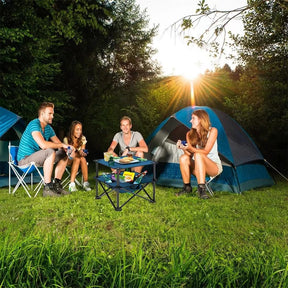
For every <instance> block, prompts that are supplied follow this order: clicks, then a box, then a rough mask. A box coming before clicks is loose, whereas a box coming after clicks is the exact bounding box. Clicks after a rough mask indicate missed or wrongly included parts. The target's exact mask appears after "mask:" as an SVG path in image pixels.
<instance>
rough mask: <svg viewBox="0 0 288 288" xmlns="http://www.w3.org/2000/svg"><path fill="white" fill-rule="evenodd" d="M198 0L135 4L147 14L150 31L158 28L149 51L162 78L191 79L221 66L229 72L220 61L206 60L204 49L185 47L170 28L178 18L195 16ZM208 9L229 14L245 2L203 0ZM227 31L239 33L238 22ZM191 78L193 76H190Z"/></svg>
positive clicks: (139, 1)
mask: <svg viewBox="0 0 288 288" xmlns="http://www.w3.org/2000/svg"><path fill="white" fill-rule="evenodd" d="M198 2H199V1H198V0H136V4H139V5H140V9H141V10H142V11H143V10H144V9H146V10H147V16H148V19H150V21H149V25H150V27H153V26H155V25H159V28H158V35H157V36H156V37H155V38H154V40H153V47H154V48H155V49H157V50H158V52H157V54H156V55H155V56H154V57H153V59H155V60H157V61H158V63H159V64H160V66H162V72H163V75H165V76H171V75H184V76H187V77H189V73H190V74H191V75H190V77H195V76H196V74H199V73H203V72H204V71H205V70H207V69H210V70H212V69H213V68H214V67H215V65H218V66H223V65H224V64H225V63H228V64H229V65H230V67H231V68H234V66H233V65H234V64H233V63H232V62H231V61H230V60H229V61H230V62H229V61H228V60H227V59H225V58H224V57H222V58H221V59H218V58H217V59H215V58H210V57H209V54H208V52H207V51H206V50H205V49H200V48H197V47H195V46H194V45H192V46H191V45H189V46H187V43H186V42H185V40H184V39H183V35H182V36H181V35H180V34H179V32H177V31H175V30H173V29H172V28H171V25H172V24H174V23H175V22H177V21H178V20H180V19H181V18H182V17H184V16H187V15H190V14H195V10H196V8H197V3H198ZM206 3H207V4H208V5H209V7H210V8H211V9H212V8H217V9H218V10H219V9H220V10H228V9H229V10H230V9H232V8H238V7H242V6H244V5H246V3H247V1H246V0H238V1H233V0H206ZM228 28H229V29H228V30H231V31H232V32H233V33H236V34H237V33H240V34H241V32H242V31H243V28H242V22H241V20H236V21H234V23H232V24H230V25H229V27H228ZM193 74H195V75H193Z"/></svg>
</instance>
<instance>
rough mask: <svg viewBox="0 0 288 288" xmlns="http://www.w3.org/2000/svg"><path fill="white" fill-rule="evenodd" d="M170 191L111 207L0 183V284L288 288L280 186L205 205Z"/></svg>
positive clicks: (286, 203) (89, 195)
mask: <svg viewBox="0 0 288 288" xmlns="http://www.w3.org/2000/svg"><path fill="white" fill-rule="evenodd" d="M92 179H93V177H92V178H91V183H93V180H92ZM149 189H152V187H151V188H150V187H149V188H148V190H149ZM176 191H177V189H174V188H166V187H160V186H157V187H156V203H149V202H148V201H145V200H143V199H141V198H137V197H136V198H134V199H133V200H131V201H130V202H129V203H128V204H127V205H126V206H124V208H123V210H122V211H121V212H116V211H115V210H114V209H113V207H112V206H111V204H110V202H109V201H108V198H107V197H103V198H102V199H100V200H96V199H95V192H94V191H91V192H84V191H78V192H75V193H73V194H72V195H69V196H65V197H61V198H43V197H41V196H40V197H39V196H38V197H37V198H34V199H30V198H28V196H27V195H26V194H25V193H24V190H22V189H21V190H18V191H17V193H16V195H15V196H11V195H9V194H8V188H2V189H0V215H1V217H0V231H1V234H0V249H1V254H0V259H1V260H0V287H237V288H238V287H288V213H287V207H288V185H287V182H283V181H282V182H281V181H277V184H276V185H274V186H273V187H267V188H263V189H257V190H253V191H247V192H245V193H243V194H242V195H236V194H231V193H224V192H216V194H215V197H214V198H212V199H209V200H206V201H205V200H204V201H203V200H200V199H198V198H197V197H192V196H186V195H185V196H182V197H175V196H174V193H175V192H176ZM122 196H123V197H124V198H125V197H126V196H127V195H122Z"/></svg>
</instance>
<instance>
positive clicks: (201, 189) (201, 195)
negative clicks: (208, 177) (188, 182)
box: [198, 184, 209, 199]
mask: <svg viewBox="0 0 288 288" xmlns="http://www.w3.org/2000/svg"><path fill="white" fill-rule="evenodd" d="M198 194H199V198H201V199H209V196H208V195H207V194H206V187H205V185H204V186H202V185H201V184H200V185H198Z"/></svg>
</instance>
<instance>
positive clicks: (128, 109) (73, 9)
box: [0, 0, 288, 173]
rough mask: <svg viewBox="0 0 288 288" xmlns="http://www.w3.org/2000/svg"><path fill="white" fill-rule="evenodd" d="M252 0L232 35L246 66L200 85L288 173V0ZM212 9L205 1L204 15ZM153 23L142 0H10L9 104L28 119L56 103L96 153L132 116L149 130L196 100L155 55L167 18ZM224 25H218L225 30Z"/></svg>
mask: <svg viewBox="0 0 288 288" xmlns="http://www.w3.org/2000/svg"><path fill="white" fill-rule="evenodd" d="M247 3H248V4H247V7H245V8H244V9H242V10H241V13H239V15H241V17H242V20H243V25H244V33H243V35H242V36H239V35H233V34H231V33H228V34H227V35H228V36H229V38H230V40H232V46H231V47H230V48H232V49H233V50H234V51H236V52H237V55H238V56H237V59H234V61H236V62H237V63H238V64H237V66H236V68H235V69H233V70H232V69H231V68H230V66H229V65H228V64H226V65H224V66H223V67H217V68H215V69H214V70H213V71H210V70H207V71H206V72H205V73H204V74H203V75H201V77H199V78H198V80H197V82H195V83H194V93H195V98H196V105H199V106H202V105H203V106H209V107H212V108H218V109H220V110H222V111H224V112H226V113H227V114H228V115H230V116H231V117H233V118H234V119H235V120H236V121H238V122H239V123H240V124H241V125H242V127H243V128H244V129H245V130H246V131H247V132H248V134H249V135H250V136H251V137H252V138H253V140H254V141H255V142H256V144H257V146H258V147H259V149H260V151H261V152H262V153H263V155H264V158H266V159H267V160H268V161H269V162H270V163H272V164H273V165H275V166H276V167H277V168H279V169H280V170H282V172H284V173H285V172H287V171H288V145H287V144H288V143H287V142H288V140H287V139H288V137H287V136H288V135H287V134H288V132H287V124H288V67H287V65H288V37H287V36H288V2H287V1H285V0H273V1H272V0H270V1H263V0H251V1H247ZM159 13H160V12H159ZM191 13H192V11H191ZM209 13H211V10H210V8H209V7H208V6H207V5H206V4H205V1H200V2H199V9H198V10H197V11H196V14H195V15H198V16H199V15H201V16H204V17H206V16H207V15H209ZM184 17H185V15H183V22H182V25H181V27H182V29H183V30H185V29H191V28H193V21H191V20H193V19H192V18H184ZM148 24H149V18H148V16H147V14H146V13H145V11H141V10H140V7H139V6H138V5H137V4H136V3H135V0H115V1H103V0H41V1H40V0H2V1H0V47H1V49H0V88H1V89H0V106H2V107H4V108H7V109H9V110H11V111H12V112H14V113H16V114H18V115H20V116H21V117H23V118H24V120H25V121H26V123H28V122H29V121H30V120H32V119H34V118H36V117H37V108H38V106H39V104H40V103H41V102H43V101H50V102H53V103H54V104H55V118H54V120H53V127H54V129H55V131H56V133H57V134H58V136H59V138H63V137H64V136H65V133H67V130H68V128H69V125H70V123H71V122H72V121H73V120H76V119H77V120H79V121H81V122H82V123H83V127H84V134H85V135H86V137H87V139H88V149H89V151H90V154H89V157H91V158H92V159H95V158H98V157H101V156H102V152H103V151H106V149H107V147H108V146H109V145H110V142H111V140H112V138H113V135H114V134H115V133H116V132H118V131H119V119H120V118H121V117H122V116H123V115H129V116H130V117H131V118H132V119H133V130H138V131H140V132H141V133H142V134H143V136H144V137H147V136H148V135H149V134H150V133H151V132H152V131H153V130H154V129H155V128H156V127H157V125H158V124H159V123H161V121H163V120H164V119H165V118H166V117H168V116H170V115H171V114H172V113H174V112H176V111H178V110H180V109H181V108H183V107H186V106H189V105H191V90H190V85H191V83H190V82H189V81H184V79H183V78H182V77H180V76H179V77H177V76H173V77H165V76H163V75H162V74H161V67H159V65H158V64H157V62H155V61H154V60H152V56H153V55H154V54H155V50H154V48H153V47H152V44H151V43H152V40H153V37H154V36H155V35H156V33H157V26H155V27H153V28H149V25H148ZM171 24H172V23H171ZM224 29H225V26H220V27H216V28H215V30H213V33H214V35H216V38H217V36H218V35H219V34H220V33H223V31H224ZM192 31H193V29H192ZM203 41H204V40H203V38H201V37H198V38H197V39H196V38H194V37H193V35H192V34H191V37H190V38H188V42H189V43H190V44H192V42H193V43H194V44H197V45H199V46H201V45H204V44H207V43H204V42H203ZM209 44H210V46H211V48H214V53H215V55H217V54H218V55H219V53H222V50H221V49H222V46H221V44H219V43H218V44H217V43H216V42H210V43H209ZM172 57H173V56H172Z"/></svg>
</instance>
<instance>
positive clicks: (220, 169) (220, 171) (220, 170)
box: [216, 163, 223, 175]
mask: <svg viewBox="0 0 288 288" xmlns="http://www.w3.org/2000/svg"><path fill="white" fill-rule="evenodd" d="M216 165H217V167H218V174H217V175H219V174H221V173H222V171H223V167H222V164H221V163H216Z"/></svg>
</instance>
